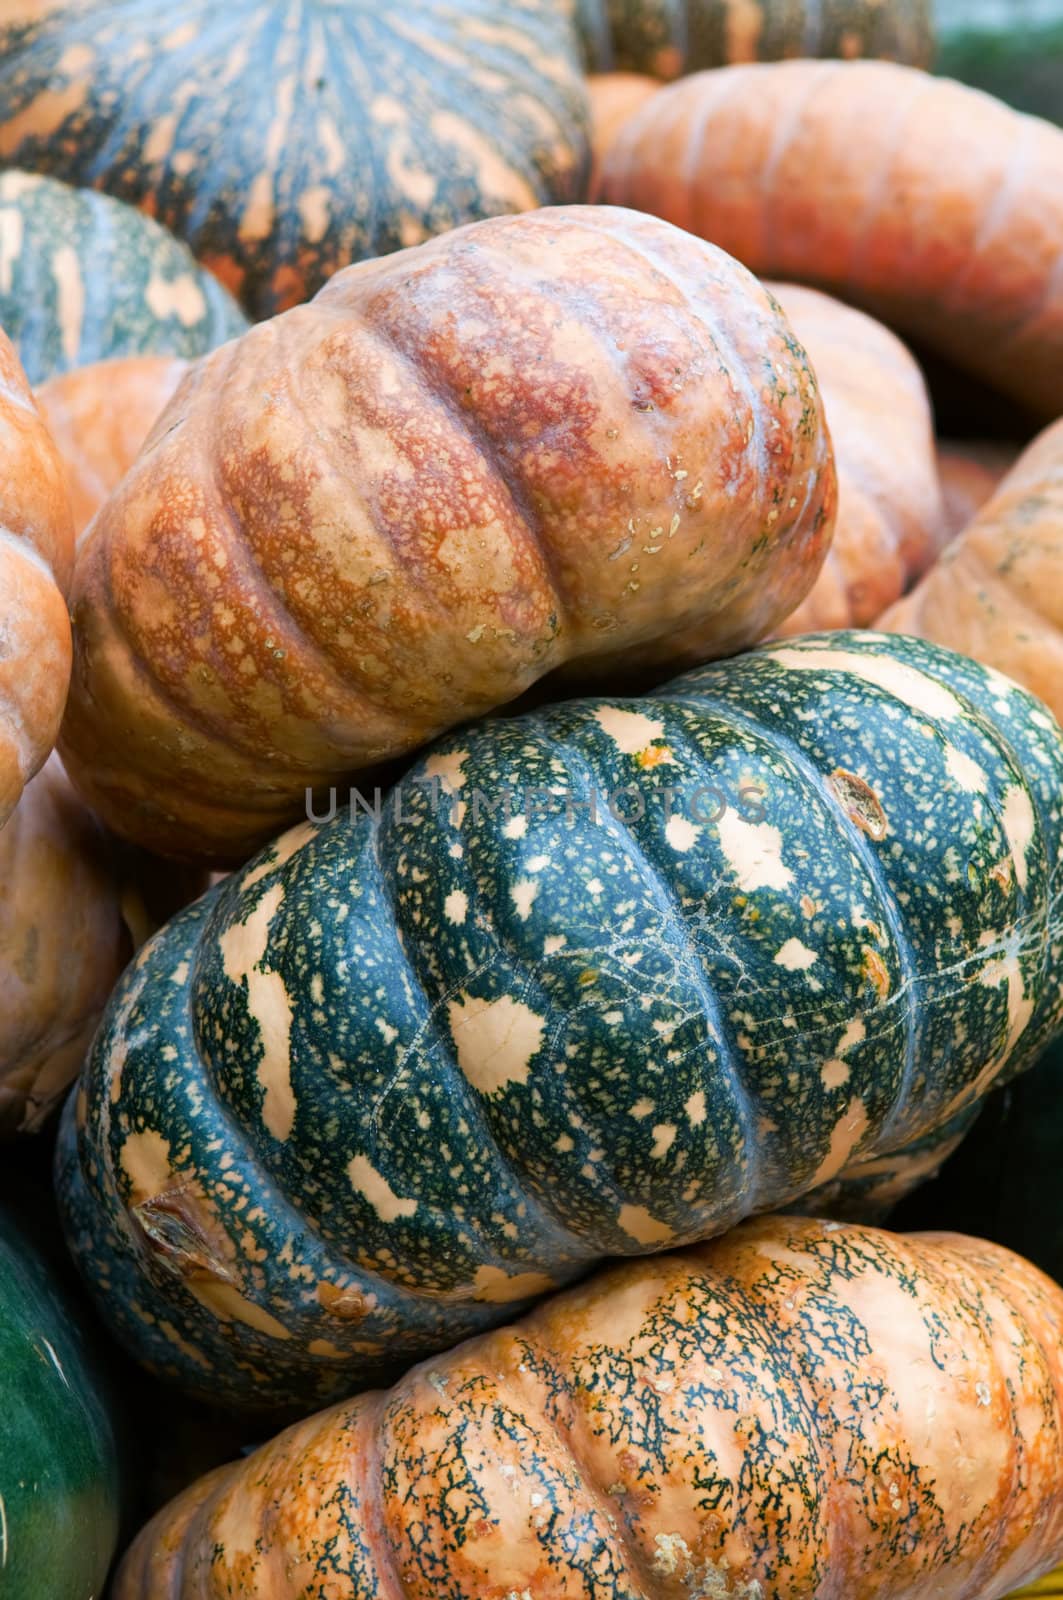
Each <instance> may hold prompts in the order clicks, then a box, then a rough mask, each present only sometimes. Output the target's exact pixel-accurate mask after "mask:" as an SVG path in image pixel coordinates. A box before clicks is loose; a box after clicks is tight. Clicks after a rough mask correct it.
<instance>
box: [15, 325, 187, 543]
mask: <svg viewBox="0 0 1063 1600" xmlns="http://www.w3.org/2000/svg"><path fill="white" fill-rule="evenodd" d="M187 370H188V363H187V362H186V361H182V360H180V359H179V358H178V357H176V356H126V357H124V358H120V359H118V360H116V361H100V362H97V363H96V364H95V365H93V366H91V367H77V368H74V369H73V370H72V371H70V372H63V373H59V374H58V375H57V376H56V377H54V378H49V380H48V382H47V383H45V384H42V385H41V387H40V388H39V389H38V391H37V404H38V405H39V406H40V408H41V411H42V412H43V414H44V419H45V421H46V422H47V424H48V429H49V431H50V433H51V435H52V438H53V439H54V440H55V443H56V446H57V447H58V450H59V454H60V455H61V457H62V459H63V465H64V467H65V468H66V481H67V488H68V490H69V493H70V506H71V510H72V511H73V514H74V528H75V531H76V533H77V534H79V535H80V534H81V533H83V532H84V530H85V529H86V528H87V527H88V525H89V523H90V522H91V521H92V519H93V517H94V516H95V515H96V513H97V511H98V510H99V509H100V507H101V506H102V504H103V502H104V501H105V500H106V499H107V497H108V495H109V494H111V493H112V491H113V490H114V489H116V488H117V487H118V485H119V483H120V482H121V481H122V479H123V478H124V477H125V474H126V473H127V472H128V470H129V468H130V467H131V466H132V464H133V462H134V461H135V460H136V457H137V455H138V453H139V451H140V447H141V445H142V444H143V443H144V440H145V439H146V438H147V436H148V434H149V433H150V431H151V426H152V423H153V422H154V421H155V418H156V417H157V416H158V415H159V413H160V411H162V409H163V407H164V406H165V405H166V404H167V402H168V401H169V399H170V397H171V396H172V395H173V392H174V390H175V389H176V388H177V385H178V384H179V383H180V381H181V379H182V378H183V377H184V375H185V373H186V371H187Z"/></svg>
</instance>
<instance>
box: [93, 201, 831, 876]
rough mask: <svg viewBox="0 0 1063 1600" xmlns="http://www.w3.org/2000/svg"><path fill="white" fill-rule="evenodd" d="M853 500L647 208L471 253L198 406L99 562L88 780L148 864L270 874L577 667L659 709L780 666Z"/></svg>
mask: <svg viewBox="0 0 1063 1600" xmlns="http://www.w3.org/2000/svg"><path fill="white" fill-rule="evenodd" d="M834 496H835V478H834V468H833V463H832V459H831V452H830V441H829V438H828V435H827V430H826V427H825V426H824V423H823V418H822V412H821V407H820V401H819V395H818V392H817V390H816V386H815V382H814V379H813V377H812V374H811V372H810V370H809V366H808V361H807V358H806V356H805V354H804V351H803V350H802V349H801V348H800V346H799V345H798V343H797V342H796V340H795V339H794V336H793V333H792V331H791V329H790V327H789V325H788V324H787V323H786V321H785V319H784V318H783V317H782V315H781V313H780V311H779V308H778V306H777V305H776V304H775V302H774V301H773V300H771V298H770V297H769V296H768V294H767V293H766V292H765V290H764V289H763V288H762V286H761V285H760V284H758V283H757V282H756V281H755V280H754V279H753V278H752V277H751V276H750V275H749V274H748V273H746V272H745V271H744V269H742V268H740V267H738V266H737V265H736V264H735V263H734V262H732V261H731V260H729V259H728V258H727V257H726V256H724V255H722V254H721V253H720V252H719V251H717V250H714V249H713V248H712V247H711V246H707V245H704V244H702V243H701V242H700V241H698V240H695V239H692V238H690V237H688V236H687V235H685V234H682V233H680V232H679V231H678V230H677V229H674V228H669V227H668V226H667V224H665V223H661V222H657V221H655V220H654V219H653V218H649V217H642V216H637V215H635V214H634V213H629V212H623V211H614V210H597V209H591V208H587V207H582V208H561V209H557V210H549V209H548V210H544V211H539V212H533V213H530V214H529V215H527V216H522V217H503V218H498V219H495V220H491V221H486V222H481V223H478V224H474V225H473V226H471V227H470V228H468V229H463V230H458V231H457V232H454V233H451V234H448V235H446V237H445V238H442V239H438V240H434V241H432V242H431V243H429V244H426V245H421V246H419V247H418V248H417V249H414V250H408V251H404V252H402V253H400V254H398V255H395V256H391V257H388V258H386V259H384V260H382V261H378V262H365V263H362V264H361V265H359V266H357V267H352V268H350V269H349V270H347V271H346V272H343V273H340V274H338V275H337V276H336V277H335V278H334V279H333V280H332V282H331V283H329V284H327V285H326V287H325V288H324V289H323V290H322V291H321V293H320V294H319V295H318V297H317V299H316V300H315V301H314V302H313V303H312V304H311V305H309V306H303V307H298V308H296V309H295V310H294V311H290V312H287V313H286V314H285V315H284V316H283V317H281V318H279V319H277V320H276V321H274V322H272V323H270V324H268V325H263V326H259V327H257V328H253V329H252V330H251V332H250V333H248V334H247V335H246V336H245V337H244V338H243V339H242V340H240V341H238V342H237V343H235V344H232V345H229V346H227V347H226V348H225V349H224V350H221V351H217V352H215V354H214V355H213V356H211V357H210V358H209V359H208V360H206V361H205V362H203V363H201V364H200V365H199V366H198V367H197V368H196V369H195V370H194V371H193V372H192V373H191V374H190V375H189V376H188V378H187V379H186V381H185V383H184V384H183V385H182V387H181V388H180V389H179V390H178V393H177V395H176V396H175V398H174V400H173V402H172V403H171V405H170V407H169V408H168V409H167V410H166V411H165V412H164V413H163V415H162V417H161V418H160V419H159V421H158V423H157V425H156V427H155V430H154V432H153V434H152V435H151V437H150V439H149V441H148V443H147V446H146V448H145V450H144V452H143V454H142V455H141V457H140V459H139V461H138V462H137V463H136V464H135V465H134V467H133V469H132V470H131V471H130V472H129V473H128V474H127V476H126V478H125V479H124V481H123V483H122V484H121V485H120V487H119V489H118V491H117V492H116V494H115V495H114V496H113V497H112V499H111V500H110V501H109V502H108V504H107V506H106V507H105V508H104V510H103V511H102V512H101V513H100V515H99V517H98V518H97V520H96V522H95V524H94V527H93V531H92V535H91V537H90V538H89V539H87V540H86V541H84V542H83V544H82V546H81V549H80V552H79V556H78V564H77V569H76V576H75V579H74V586H73V596H72V610H73V614H74V617H75V619H76V641H75V656H76V661H75V669H74V679H73V684H72V689H71V696H70V702H69V707H68V710H67V716H66V723H65V727H64V731H63V736H62V750H63V755H64V760H65V761H66V762H67V765H68V768H69V771H70V773H71V776H72V778H73V780H74V782H75V784H76V785H77V786H78V788H79V789H80V790H81V792H82V794H83V795H84V796H85V797H86V799H87V800H88V801H89V803H90V804H91V805H92V806H93V808H94V809H95V810H97V811H98V812H99V814H100V815H101V816H102V817H103V818H104V820H105V821H106V822H107V823H108V824H109V826H111V827H112V828H113V829H115V831H116V832H118V833H120V834H122V835H123V836H125V837H127V838H130V839H133V840H134V841H136V842H138V843H140V844H143V845H145V846H146V847H148V848H151V849H156V850H159V851H161V852H162V853H164V854H168V855H183V856H186V857H188V858H190V859H200V860H207V861H215V862H218V863H220V864H225V863H228V862H239V861H243V860H246V858H247V856H248V854H249V853H250V852H251V851H252V850H253V849H254V848H255V847H256V846H257V845H259V844H261V843H263V842H264V841H265V840H267V839H269V838H270V837H272V836H273V835H274V834H276V832H277V831H278V830H279V829H281V828H282V827H284V826H285V825H286V824H287V823H288V822H290V821H293V820H295V819H296V818H298V817H299V816H302V815H304V814H305V806H306V793H307V790H308V789H310V788H313V789H322V790H327V789H328V787H329V786H330V785H333V784H337V783H342V782H349V780H350V777H351V775H352V774H355V773H358V772H363V771H365V770H366V769H368V768H371V767H374V766H376V765H378V764H379V763H381V762H384V761H388V760H392V759H394V758H396V757H399V756H401V755H403V754H405V753H406V752H408V751H410V750H413V749H415V748H416V747H417V746H419V745H421V744H423V743H425V741H426V740H428V739H430V738H432V737H433V736H434V735H435V734H437V733H439V732H440V731H441V730H442V729H444V728H446V727H448V726H450V725H452V724H454V723H456V722H459V721H462V720H463V719H465V718H468V717H472V716H477V715H481V714H482V713H484V712H485V711H488V710H490V709H491V708H492V707H494V706H497V705H500V704H503V703H504V702H507V701H510V700H513V699H515V698H516V697H517V696H518V695H520V694H521V693H522V691H524V690H525V689H527V688H528V687H529V685H531V684H532V683H534V682H535V680H536V679H538V678H540V677H542V676H543V675H544V674H546V673H548V672H550V671H551V670H556V669H559V668H560V667H562V666H563V665H565V664H566V663H569V664H570V665H571V670H572V672H573V673H574V674H576V675H578V678H579V681H581V682H584V683H586V682H588V681H591V680H594V679H597V678H603V677H604V678H605V679H606V680H607V681H609V682H610V683H612V684H617V683H620V682H630V681H634V680H636V679H637V680H638V681H639V682H640V683H641V682H644V681H646V680H648V679H651V678H655V679H656V680H657V681H659V680H660V678H661V676H662V675H663V674H664V672H665V671H667V669H668V668H670V667H671V668H677V667H679V666H682V665H686V664H688V663H691V662H696V661H701V660H704V659H705V658H706V657H708V656H711V655H723V654H726V653H727V652H729V651H734V650H738V649H740V648H742V647H743V646H744V645H747V644H749V643H751V642H752V641H753V640H755V639H757V638H760V637H762V636H763V635H764V634H765V633H767V632H769V631H770V630H771V628H772V627H773V626H775V625H776V624H777V623H779V622H780V621H781V620H782V619H783V617H785V616H787V615H788V614H789V613H790V612H791V611H792V610H793V609H794V607H795V605H797V604H798V603H799V601H800V600H801V599H803V597H804V595H805V594H806V593H807V592H808V589H809V588H810V586H811V584H812V582H813V581H814V579H815V576H816V574H817V572H818V571H819V568H820V566H821V564H822V561H823V557H824V554H825V552H826V548H827V544H828V541H829V538H830V533H831V528H832V523H833V516H834Z"/></svg>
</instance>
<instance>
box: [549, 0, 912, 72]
mask: <svg viewBox="0 0 1063 1600" xmlns="http://www.w3.org/2000/svg"><path fill="white" fill-rule="evenodd" d="M575 5H576V16H577V20H578V24H579V30H580V37H581V40H582V43H583V54H584V59H585V61H586V63H587V70H588V71H589V72H614V71H616V70H617V69H618V68H619V69H621V70H627V71H634V72H648V73H650V74H651V75H652V76H653V77H656V78H677V77H679V76H680V74H681V73H685V72H697V71H698V70H700V69H701V68H702V67H723V66H727V65H728V64H729V63H732V62H736V61H779V60H782V59H783V58H784V57H786V56H844V57H846V58H850V57H852V56H885V57H887V58H889V59H890V60H896V61H909V62H911V63H912V64H913V65H915V66H928V65H929V63H930V59H931V56H932V54H933V43H934V33H933V27H932V22H931V0H889V4H888V5H883V3H882V0H575Z"/></svg>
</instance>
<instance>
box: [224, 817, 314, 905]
mask: <svg viewBox="0 0 1063 1600" xmlns="http://www.w3.org/2000/svg"><path fill="white" fill-rule="evenodd" d="M316 837H317V828H316V827H315V825H314V824H313V823H312V822H298V823H296V825H295V827H294V828H289V829H288V831H287V833H282V834H281V836H280V838H279V839H276V840H274V842H273V844H271V845H270V847H269V849H268V850H267V851H266V853H265V857H264V859H263V860H261V861H260V862H259V863H258V865H257V867H252V868H251V871H250V872H247V873H245V874H244V876H243V877H242V878H241V880H240V887H241V889H244V890H247V889H253V888H254V886H255V884H256V883H261V881H262V879H263V878H268V877H269V875H270V873H271V872H275V871H276V870H277V868H278V867H283V865H284V863H285V862H286V861H290V860H291V859H292V857H293V856H294V855H296V854H298V852H299V851H300V850H301V849H302V848H303V846H304V845H306V844H309V843H310V841H311V839H314V838H316Z"/></svg>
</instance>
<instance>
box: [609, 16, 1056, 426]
mask: <svg viewBox="0 0 1063 1600" xmlns="http://www.w3.org/2000/svg"><path fill="white" fill-rule="evenodd" d="M882 9H886V8H882ZM890 9H892V8H890ZM1061 171H1063V129H1061V128H1057V127H1054V126H1052V125H1051V124H1050V123H1047V122H1041V121H1039V120H1038V119H1037V118H1033V117H1026V116H1022V115H1021V114H1020V113H1019V112H1016V111H1013V110H1012V109H1011V108H1010V107H1009V106H1005V105H1003V104H1002V103H1001V102H999V101H996V100H993V99H992V98H991V97H990V96H988V95H984V94H981V93H979V92H978V91H977V90H974V89H968V88H965V87H964V86H963V85H961V84H957V83H951V82H948V81H947V80H944V79H931V78H928V77H927V75H926V74H925V73H923V72H917V71H915V70H914V69H912V68H910V67H904V66H899V65H897V64H896V63H892V62H886V61H781V62H772V63H768V64H754V65H750V66H735V67H721V68H719V69H718V70H717V71H715V72H703V73H698V74H696V75H695V76H694V77H691V78H685V79H683V80H682V81H681V82H679V83H675V84H671V85H669V86H668V87H667V88H665V89H663V90H661V91H660V92H659V93H658V94H655V95H654V96H653V97H652V99H650V100H648V101H646V103H645V104H644V105H643V106H642V107H641V109H640V110H638V111H636V112H635V114H634V116H632V117H631V118H629V119H628V120H627V121H626V122H624V123H623V124H622V126H621V128H620V130H619V132H618V133H617V136H616V138H615V139H614V141H613V143H612V145H611V146H610V148H609V149H608V150H607V151H606V152H605V154H604V156H603V158H602V160H601V163H600V172H601V176H600V180H599V183H598V195H597V198H599V199H601V200H604V201H607V202H610V203H612V204H615V205H624V206H635V207H637V208H638V209H640V210H644V211H650V212H652V213H654V215H656V216H661V217H667V218H668V220H669V221H670V222H674V223H677V224H678V226H679V227H681V228H688V229H689V230H690V231H691V232H693V233H696V234H699V235H700V236H701V237H702V238H706V239H712V240H713V241H714V242H715V243H716V244H718V245H720V246H721V247H722V248H723V249H725V250H729V251H730V252H731V254H732V255H734V256H737V257H738V259H739V260H740V261H744V262H745V264H746V266H748V267H750V268H751V269H752V270H753V271H754V272H756V273H758V274H760V275H761V276H764V277H770V278H779V279H784V280H792V281H794V282H797V283H810V284H813V285H814V286H816V287H817V288H820V289H825V290H828V291H829V292H830V293H831V294H834V295H837V296H838V297H839V298H840V299H842V300H848V301H851V302H852V303H853V304H856V305H859V306H861V307H862V308H863V310H865V311H869V312H870V313H871V314H872V315H873V316H876V317H878V318H879V319H880V320H881V321H883V322H885V323H888V324H889V325H890V326H891V327H894V328H896V329H898V330H899V331H900V332H902V333H904V334H906V335H908V336H910V337H912V338H915V339H918V340H920V341H922V342H923V343H924V344H925V345H926V346H927V348H928V349H930V350H932V351H934V352H936V353H937V354H939V355H941V356H944V357H946V358H947V359H948V360H949V361H950V362H952V363H953V364H954V365H955V366H957V367H959V368H960V369H961V370H962V371H963V372H965V373H968V374H973V375H974V376H976V377H978V378H980V379H983V380H985V381H986V382H988V383H989V384H990V385H992V386H993V387H994V388H996V389H998V390H999V391H1000V392H1001V393H1002V394H1005V395H1007V396H1008V397H1009V398H1010V399H1011V400H1013V401H1014V402H1016V403H1017V404H1018V405H1019V406H1021V407H1023V408H1024V409H1025V411H1026V412H1028V413H1029V414H1030V415H1031V416H1033V417H1035V418H1040V420H1041V421H1042V422H1050V421H1052V420H1053V419H1054V418H1056V417H1058V416H1059V415H1060V413H1061V412H1063V279H1061V277H1060V274H1059V272H1058V264H1059V260H1060V256H1061V254H1063V185H1061V184H1060V182H1059V174H1060V172H1061Z"/></svg>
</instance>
